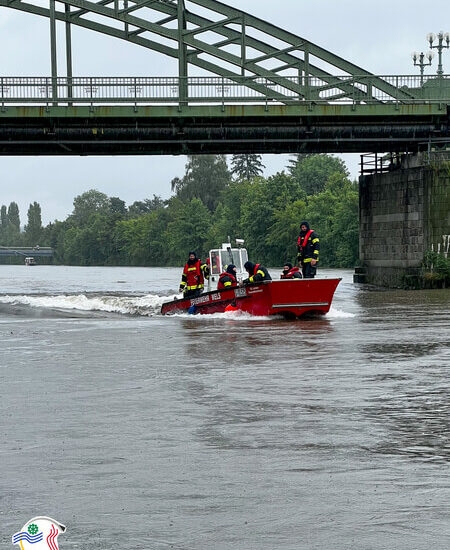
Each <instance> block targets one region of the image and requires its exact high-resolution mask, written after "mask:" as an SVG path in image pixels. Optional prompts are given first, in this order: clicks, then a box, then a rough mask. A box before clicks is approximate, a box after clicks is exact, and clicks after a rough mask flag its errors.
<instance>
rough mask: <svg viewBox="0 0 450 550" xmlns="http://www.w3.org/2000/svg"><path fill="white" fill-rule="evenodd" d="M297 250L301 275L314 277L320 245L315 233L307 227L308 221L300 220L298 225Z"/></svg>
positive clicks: (309, 277) (307, 277)
mask: <svg viewBox="0 0 450 550" xmlns="http://www.w3.org/2000/svg"><path fill="white" fill-rule="evenodd" d="M297 250H298V254H297V258H298V263H299V265H300V266H301V268H302V273H303V277H304V278H305V279H314V277H315V275H316V272H317V267H316V266H317V262H318V261H319V250H320V245H319V237H318V236H317V233H316V232H315V231H314V230H313V229H310V228H309V223H308V222H302V223H301V225H300V235H299V237H298V241H297Z"/></svg>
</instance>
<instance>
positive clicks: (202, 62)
mask: <svg viewBox="0 0 450 550" xmlns="http://www.w3.org/2000/svg"><path fill="white" fill-rule="evenodd" d="M39 4H40V3H39V0H0V7H2V6H3V7H6V8H11V9H16V10H20V11H23V12H27V13H32V14H35V15H39V16H43V17H47V18H49V19H50V21H51V23H52V24H53V26H54V24H55V21H56V20H58V21H62V22H65V23H66V31H67V32H68V33H69V32H70V26H71V25H77V26H80V27H83V28H86V29H90V30H92V31H96V32H99V33H102V34H105V35H109V36H112V37H115V38H119V39H122V40H126V41H128V42H131V43H133V44H136V45H139V46H142V47H145V48H148V49H150V50H153V51H156V52H159V53H161V54H164V55H167V56H170V57H172V58H175V59H178V60H179V77H181V78H180V81H179V82H180V97H183V95H186V90H184V94H183V93H182V90H181V87H182V86H183V79H185V78H186V77H187V73H188V70H187V67H188V65H194V66H197V67H199V68H201V69H203V70H206V71H208V72H209V73H212V74H216V75H219V76H222V77H226V78H229V79H231V80H233V79H234V78H239V79H240V82H242V77H243V76H244V77H245V76H249V77H250V78H249V80H248V82H247V83H246V86H248V87H249V88H251V89H253V90H255V91H257V92H258V93H261V94H263V95H269V96H270V97H271V98H273V97H274V96H275V97H277V98H278V99H279V101H281V102H283V99H285V100H286V99H287V95H285V94H283V93H282V92H278V91H277V92H274V90H273V89H272V88H271V85H272V86H273V85H276V86H277V87H278V89H280V87H281V89H285V90H286V92H295V93H296V94H297V95H298V97H299V98H301V97H303V98H304V99H306V100H308V99H310V97H309V95H310V83H311V77H314V78H316V79H317V84H318V85H320V84H322V85H323V86H324V87H326V86H336V90H335V94H334V96H333V95H330V94H328V96H327V99H328V100H329V101H333V99H339V98H342V97H351V96H352V95H354V94H355V93H357V94H359V95H361V94H362V93H363V92H364V86H363V85H362V86H358V82H357V80H354V79H353V82H354V83H346V82H344V81H343V82H341V83H340V84H339V85H336V80H335V78H334V77H333V75H332V74H331V73H329V72H328V71H326V70H325V69H323V68H321V67H320V66H319V65H317V64H315V62H314V60H318V62H319V63H323V62H325V63H326V64H327V65H329V66H331V67H333V68H335V69H337V70H338V71H340V72H341V73H343V74H348V75H351V76H353V77H357V76H363V77H367V76H371V77H373V80H372V86H374V87H375V88H378V89H379V90H381V91H383V92H384V93H386V94H389V95H391V96H392V97H395V98H396V99H397V100H399V101H402V100H404V101H408V100H411V99H414V94H413V92H412V91H411V90H403V89H399V88H397V87H395V86H393V85H392V84H390V83H388V82H386V81H385V80H383V79H381V78H377V77H375V76H374V75H372V74H371V73H370V72H368V71H366V70H364V69H363V68H361V67H358V66H357V65H355V64H353V63H351V62H349V61H347V60H345V59H343V58H341V57H339V56H337V55H336V54H333V53H332V52H329V51H327V50H325V49H324V48H321V47H320V46H318V45H316V44H314V43H312V42H310V41H308V40H306V39H305V38H303V37H300V36H297V35H295V34H293V33H291V32H288V31H286V30H283V29H281V28H279V27H277V26H275V25H273V24H271V23H267V22H265V21H263V20H261V19H259V18H257V17H254V16H252V15H250V14H248V13H246V12H244V11H242V10H238V9H236V8H234V7H231V6H228V5H226V4H224V3H222V2H218V1H217V0H189V7H190V9H187V8H186V6H185V0H178V2H176V1H174V0H121V1H119V0H58V3H57V4H56V3H55V0H50V5H49V7H48V8H46V7H42V6H41V5H39ZM186 4H187V1H186ZM59 5H62V6H63V8H64V9H58V6H59ZM195 10H196V11H195ZM205 10H207V11H208V13H210V14H213V15H210V16H209V17H206V15H205V13H204V11H205ZM156 15H157V16H158V17H160V16H161V15H162V16H164V17H163V18H162V19H156V21H153V20H152V19H154V18H155V16H156ZM117 22H119V23H120V27H118V26H117ZM236 27H237V28H236ZM255 33H256V35H255ZM211 34H212V35H213V36H211ZM158 38H162V39H164V40H165V41H168V42H169V45H168V44H163V43H161V42H160V41H158ZM275 41H277V42H279V43H282V44H283V47H278V46H276V45H275V44H274V42H275ZM67 42H68V46H67V47H68V48H70V44H69V42H70V39H69V40H68V41H67ZM231 45H235V46H238V47H239V51H240V53H239V55H238V54H236V53H235V52H231V51H230V50H229V46H231ZM54 48H55V46H53V48H52V49H54ZM251 52H253V53H251ZM54 53H55V52H53V54H54ZM212 60H214V61H212ZM274 62H276V64H277V66H276V67H273V68H269V67H268V66H267V63H272V64H273V63H274ZM316 63H317V61H316ZM52 65H54V66H56V63H52ZM229 67H234V70H231V69H230V68H229ZM292 69H295V70H296V71H297V72H298V74H299V75H302V76H304V77H305V78H304V83H303V82H302V80H301V79H300V80H298V81H297V82H294V81H293V80H292V79H288V78H286V76H287V75H283V74H281V73H285V72H286V71H290V70H292ZM69 73H70V74H69ZM52 75H53V76H54V73H53V72H52ZM68 76H71V67H70V68H69V67H68ZM255 76H258V77H264V79H265V82H266V83H260V82H257V81H255V79H254V77H255ZM355 82H356V83H355ZM185 87H186V86H185Z"/></svg>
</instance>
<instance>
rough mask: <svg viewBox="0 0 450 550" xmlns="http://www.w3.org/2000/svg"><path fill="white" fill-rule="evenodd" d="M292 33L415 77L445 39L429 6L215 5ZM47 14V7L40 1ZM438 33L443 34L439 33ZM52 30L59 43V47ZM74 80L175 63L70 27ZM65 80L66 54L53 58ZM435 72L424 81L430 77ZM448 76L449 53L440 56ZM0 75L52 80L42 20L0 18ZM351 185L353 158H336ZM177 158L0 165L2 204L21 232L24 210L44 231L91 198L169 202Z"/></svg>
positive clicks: (150, 72)
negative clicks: (425, 54)
mask: <svg viewBox="0 0 450 550" xmlns="http://www.w3.org/2000/svg"><path fill="white" fill-rule="evenodd" d="M222 1H223V2H225V3H228V4H230V5H233V6H236V7H239V8H241V9H243V10H245V11H248V12H250V13H252V14H254V15H256V16H258V17H260V18H261V19H266V20H267V21H270V22H271V23H274V24H276V25H279V26H281V27H283V28H285V29H287V30H290V31H292V32H294V33H297V34H299V35H301V36H303V37H305V38H307V39H308V40H311V41H312V42H315V43H316V44H318V45H320V46H322V47H324V48H326V49H328V50H331V51H333V52H334V53H336V54H338V55H340V56H341V57H343V58H345V59H348V60H349V61H352V62H353V63H355V64H357V65H359V66H361V67H363V68H364V69H367V70H369V71H371V72H373V73H375V74H380V75H383V74H417V71H418V69H417V68H415V67H413V66H412V60H411V57H410V53H411V52H412V51H413V50H418V51H427V50H428V48H427V43H426V41H425V36H426V34H427V33H428V32H430V31H431V32H435V33H436V32H438V31H440V30H444V31H450V17H449V16H450V3H449V2H448V0H433V1H432V2H428V3H424V2H423V1H420V2H419V1H416V0H408V1H406V0H397V1H392V0H390V1H387V0H377V2H368V1H366V0H340V1H339V2H337V1H336V0H320V1H315V2H312V1H306V0H279V1H278V2H274V1H273V0H222ZM42 3H43V4H47V3H48V0H43V1H42ZM444 27H445V28H444ZM62 30H63V29H62V26H61V25H60V26H59V43H60V44H61V47H62V46H63V43H64V35H63V32H62ZM72 34H73V57H74V59H73V72H74V76H89V75H92V76H139V75H143V76H175V75H176V71H177V67H176V63H175V61H174V60H171V59H168V58H165V57H164V56H161V55H158V54H156V53H152V52H149V51H147V50H144V49H143V48H139V47H137V46H134V45H130V44H127V43H125V42H123V41H120V40H117V39H113V38H110V37H106V36H103V35H99V34H97V33H94V32H92V31H87V30H84V29H79V28H76V27H73V30H72ZM59 62H60V67H61V74H64V69H65V67H64V50H63V49H61V54H60V56H59ZM435 70H436V61H435V62H434V66H433V67H432V68H431V69H430V68H428V70H427V72H435ZM444 71H445V72H449V71H450V53H448V51H446V52H445V53H444ZM0 75H1V76H18V75H24V76H34V75H39V76H48V75H50V55H49V32H48V20H46V19H44V18H40V17H37V16H34V15H28V14H25V13H22V12H19V11H16V10H13V9H10V8H0ZM288 158H289V157H288V156H287V155H278V156H277V155H266V156H265V158H264V164H265V165H266V167H267V168H266V175H270V174H272V173H275V172H277V171H279V170H282V169H283V168H284V167H285V166H286V164H287V161H288ZM343 158H344V159H345V160H346V162H347V163H348V166H349V169H350V171H351V175H352V176H353V177H357V174H358V162H359V156H358V155H344V156H343ZM184 164H185V157H146V158H143V157H107V158H105V157H74V158H71V157H66V158H64V157H61V158H53V157H25V158H17V157H0V189H1V192H0V204H9V202H10V201H12V200H15V201H16V202H18V203H19V207H20V212H21V220H22V223H25V222H26V211H27V209H28V205H29V203H30V202H32V201H38V202H39V203H40V204H41V206H42V210H43V221H44V223H47V222H48V221H52V220H54V219H63V218H65V217H66V216H67V214H68V213H70V212H71V210H72V201H73V197H74V196H75V195H78V194H80V193H82V192H84V191H86V190H88V189H91V188H96V189H99V190H100V191H103V192H104V193H106V194H108V195H110V196H119V197H121V198H122V199H123V200H125V201H126V202H127V204H130V203H132V202H133V201H135V200H141V199H144V198H147V197H151V196H152V195H153V194H154V193H155V194H159V195H162V196H163V197H164V198H167V197H168V196H170V181H171V179H172V178H173V177H175V176H177V175H178V176H181V175H182V174H183V171H184Z"/></svg>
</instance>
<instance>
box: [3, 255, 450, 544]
mask: <svg viewBox="0 0 450 550" xmlns="http://www.w3.org/2000/svg"><path fill="white" fill-rule="evenodd" d="M26 269H28V271H26ZM33 270H35V271H33ZM322 274H324V275H326V276H335V275H340V276H342V277H343V278H344V280H343V281H342V283H341V284H340V286H339V287H338V291H337V293H336V296H335V301H334V307H333V309H332V311H331V312H330V314H329V315H328V316H327V317H326V318H324V319H316V320H308V321H296V322H286V321H283V320H279V319H271V320H270V319H251V318H234V317H233V316H228V315H215V316H211V317H203V318H200V317H198V316H196V317H189V316H179V317H172V318H165V317H161V316H160V315H158V314H156V313H157V311H158V308H159V306H160V304H161V302H162V301H163V300H164V298H163V297H162V296H163V295H169V294H170V293H173V292H175V291H176V288H177V286H178V277H179V270H171V269H166V270H159V269H131V268H127V269H125V268H84V269H80V268H55V267H54V268H51V267H46V268H44V267H36V268H22V267H21V266H20V267H19V266H18V267H7V266H1V267H0V284H1V285H2V289H3V290H2V295H0V338H1V350H2V353H1V359H0V383H1V388H2V389H1V391H2V399H1V405H0V407H1V409H0V410H1V421H0V425H1V436H2V437H1V447H0V460H1V508H0V513H1V516H2V522H1V524H2V529H1V541H2V543H3V546H4V547H8V545H9V544H11V538H10V537H11V535H12V534H13V533H15V532H16V531H18V530H19V529H20V527H21V526H22V525H23V524H24V523H25V522H26V521H27V520H28V519H30V518H31V517H33V516H37V515H49V516H51V517H54V518H55V519H57V520H59V521H61V522H62V523H64V524H66V525H67V531H66V533H64V534H63V535H61V536H60V537H59V544H60V548H61V550H64V549H65V548H67V549H70V548H72V549H74V548H79V549H82V550H84V549H86V550H87V549H89V550H90V549H92V548H98V549H105V550H106V549H112V548H120V549H121V550H132V549H133V550H136V549H163V548H175V549H196V550H197V549H205V550H206V549H210V548H215V549H216V550H231V549H236V548H237V549H245V550H247V549H248V550H253V549H254V550H272V549H274V548H277V549H286V550H287V549H289V550H291V549H292V550H297V549H299V548H300V549H303V548H305V549H329V548H333V549H335V550H348V549H349V548H361V549H365V550H366V549H374V550H381V549H393V548H395V549H397V550H412V549H414V550H415V549H422V548H424V547H425V546H427V547H430V548H433V550H447V549H448V548H449V547H450V520H449V517H450V516H449V512H450V508H449V502H450V441H449V433H450V393H449V370H450V292H449V291H432V292H400V291H374V290H369V289H367V288H361V287H356V286H354V285H353V284H352V283H351V273H350V272H349V271H341V272H331V271H328V272H327V271H325V270H322ZM144 293H147V294H144ZM69 308H71V309H69ZM102 310H103V311H102Z"/></svg>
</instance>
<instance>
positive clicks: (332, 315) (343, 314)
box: [326, 306, 356, 319]
mask: <svg viewBox="0 0 450 550" xmlns="http://www.w3.org/2000/svg"><path fill="white" fill-rule="evenodd" d="M326 317H327V318H328V319H350V318H351V317H356V315H355V314H354V313H349V312H348V311H342V310H340V309H336V308H335V307H334V306H331V308H330V311H329V312H328V313H327V315H326Z"/></svg>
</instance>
